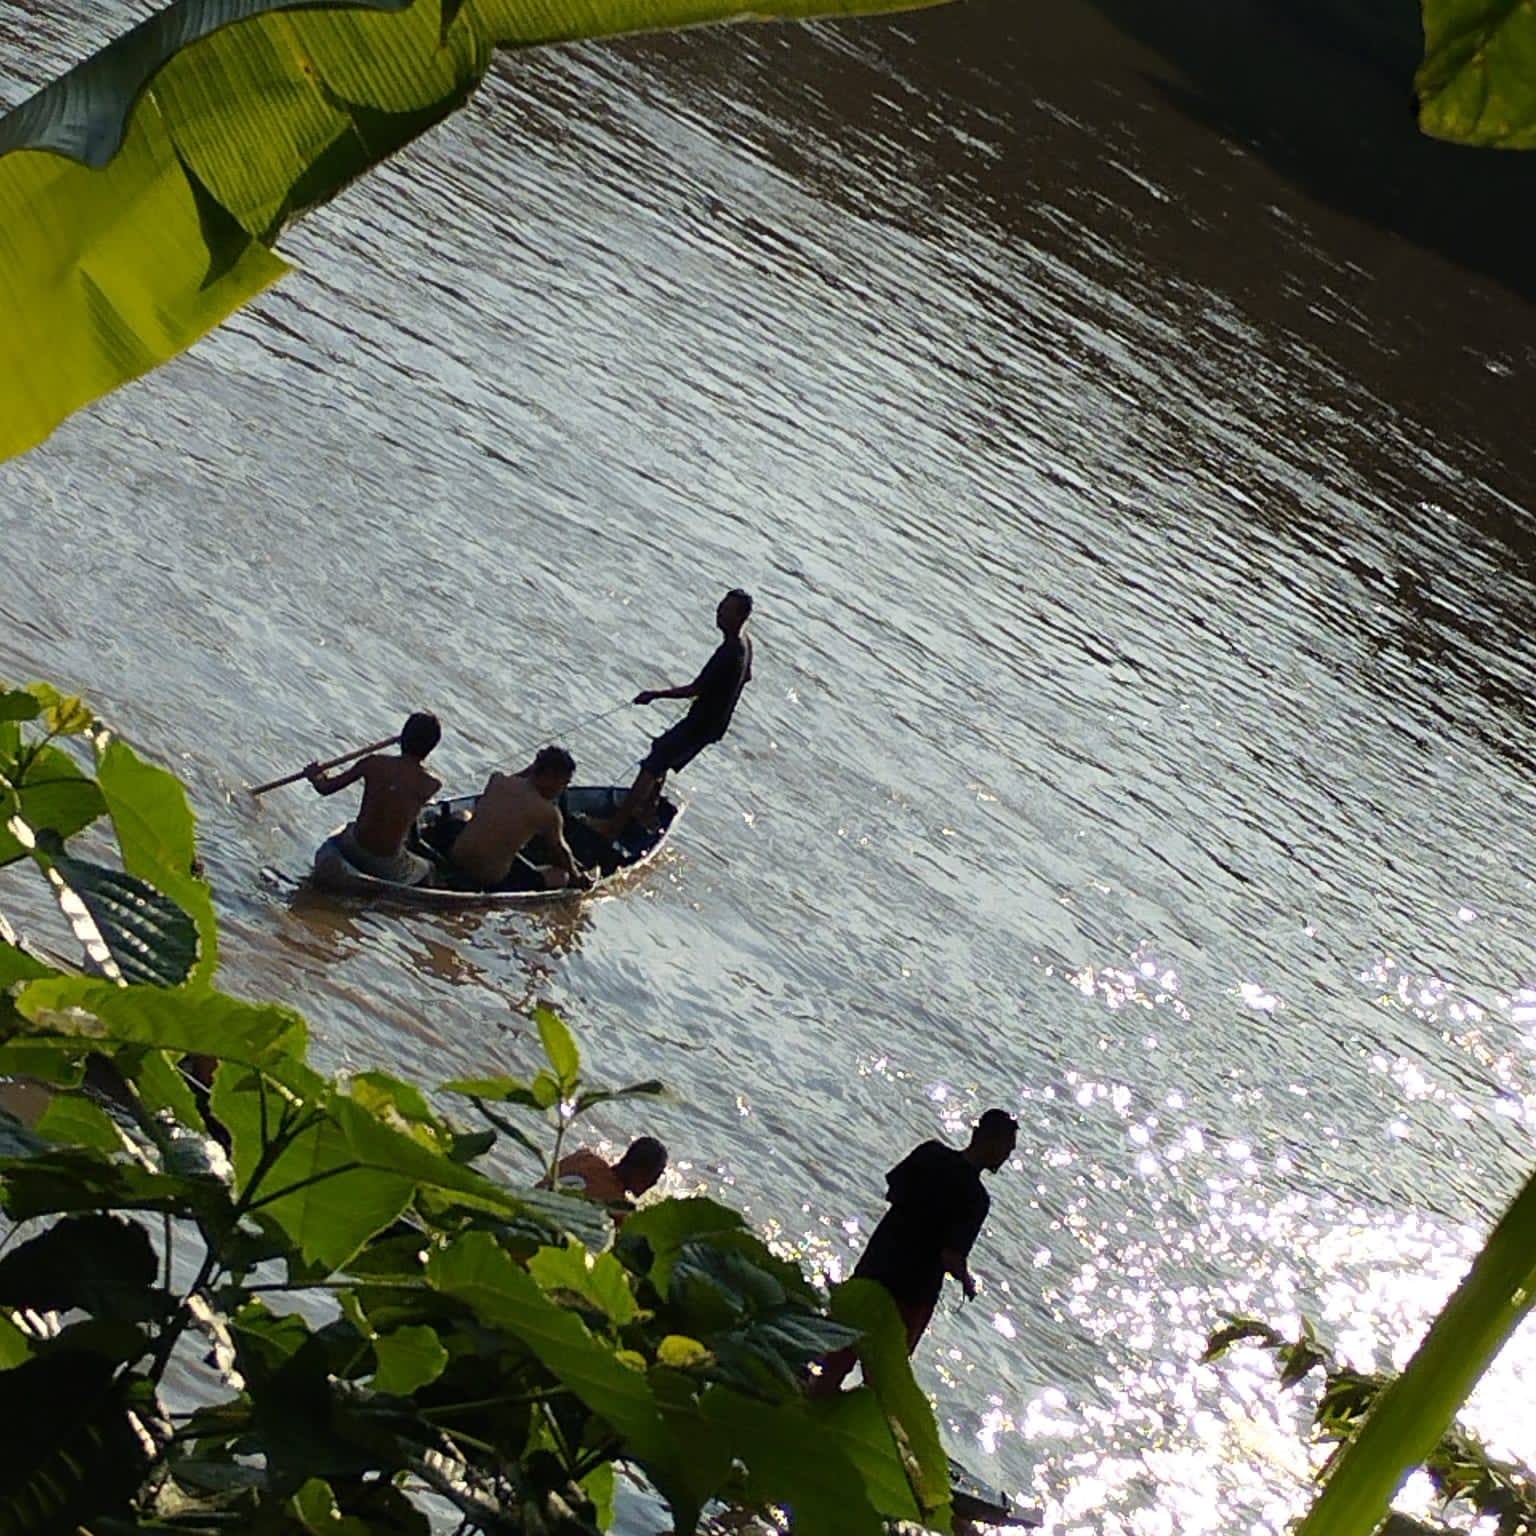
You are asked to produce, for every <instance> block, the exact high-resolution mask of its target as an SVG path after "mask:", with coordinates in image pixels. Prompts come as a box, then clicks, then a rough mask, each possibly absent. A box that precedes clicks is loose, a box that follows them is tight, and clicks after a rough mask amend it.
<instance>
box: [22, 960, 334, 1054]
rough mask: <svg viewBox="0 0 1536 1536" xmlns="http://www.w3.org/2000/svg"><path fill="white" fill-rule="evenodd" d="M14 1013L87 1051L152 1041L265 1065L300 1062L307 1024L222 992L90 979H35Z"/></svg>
mask: <svg viewBox="0 0 1536 1536" xmlns="http://www.w3.org/2000/svg"><path fill="white" fill-rule="evenodd" d="M16 1007H17V1011H18V1012H19V1013H20V1014H21V1015H22V1017H23V1018H24V1019H26V1020H27V1021H29V1022H30V1023H31V1025H32V1027H33V1029H34V1030H35V1031H36V1033H37V1034H39V1035H46V1036H53V1037H63V1038H69V1039H76V1040H78V1041H79V1042H80V1043H81V1046H82V1048H89V1049H95V1050H100V1049H102V1047H103V1045H105V1044H109V1043H110V1044H117V1045H148V1046H154V1047H155V1048H156V1049H158V1050H165V1051H173V1052H176V1053H180V1054H187V1053H190V1054H194V1055H205V1056H214V1057H220V1058H227V1059H230V1060H234V1061H242V1062H246V1063H248V1064H249V1065H252V1066H263V1067H266V1068H267V1069H268V1070H269V1071H270V1070H275V1069H276V1068H277V1067H278V1066H279V1065H280V1064H286V1063H293V1064H294V1065H295V1066H297V1065H298V1058H300V1057H301V1056H302V1055H303V1051H304V1041H305V1025H304V1020H303V1018H302V1017H301V1016H300V1015H299V1014H297V1013H295V1012H293V1010H292V1009H289V1008H283V1007H281V1006H279V1005H278V1004H275V1003H261V1004H258V1003H246V1002H241V1001H240V1000H239V999H238V998H233V997H226V996H224V995H222V994H220V993H207V994H201V993H192V992H187V991H186V990H184V989H177V990H175V991H168V990H166V989H165V988H163V987H154V986H130V987H119V986H114V985H113V984H112V983H111V982H107V981H99V980H97V979H96V978H94V977H89V976H60V977H49V978H47V979H45V980H42V981H34V982H32V983H31V984H30V985H29V986H27V987H26V988H24V989H23V990H22V992H21V993H20V994H19V995H18V996H17V999H16Z"/></svg>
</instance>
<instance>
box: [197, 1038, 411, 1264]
mask: <svg viewBox="0 0 1536 1536" xmlns="http://www.w3.org/2000/svg"><path fill="white" fill-rule="evenodd" d="M282 1107H283V1099H282V1098H281V1096H280V1095H279V1094H278V1093H277V1092H276V1090H275V1089H274V1088H273V1086H272V1085H271V1084H270V1083H268V1082H266V1081H265V1080H264V1079H263V1078H262V1076H261V1074H260V1073H259V1072H253V1071H251V1070H250V1069H249V1068H247V1067H245V1066H243V1065H241V1064H238V1063H235V1062H225V1063H224V1064H222V1065H221V1066H220V1067H219V1069H218V1071H217V1072H216V1073H215V1075H214V1082H213V1097H212V1110H213V1113H214V1114H215V1115H216V1116H217V1117H218V1120H219V1122H220V1124H222V1125H223V1126H224V1127H225V1129H226V1130H227V1131H228V1132H229V1134H230V1137H231V1139H232V1141H233V1152H234V1161H235V1180H236V1184H235V1187H236V1190H237V1192H238V1193H239V1194H240V1195H241V1196H242V1197H243V1198H245V1199H247V1200H248V1201H250V1200H252V1199H254V1200H256V1201H260V1202H261V1204H260V1206H259V1209H261V1210H262V1211H264V1212H265V1213H266V1214H267V1215H268V1216H270V1217H271V1218H272V1219H273V1220H274V1221H276V1222H277V1223H278V1224H279V1225H280V1226H281V1227H282V1228H283V1230H284V1231H285V1232H287V1233H288V1235H289V1236H290V1237H291V1238H292V1239H293V1241H294V1242H295V1243H296V1244H297V1245H298V1247H299V1250H300V1252H302V1254H303V1255H304V1257H305V1259H306V1260H308V1261H309V1262H310V1263H313V1264H321V1265H324V1266H325V1267H326V1268H327V1269H336V1268H338V1267H339V1266H340V1265H342V1264H344V1263H346V1261H347V1260H348V1259H350V1258H351V1257H352V1255H353V1254H354V1253H356V1252H357V1250H358V1249H359V1248H361V1247H362V1245H363V1244H364V1243H365V1242H367V1241H368V1239H369V1238H370V1237H372V1236H373V1235H374V1234H375V1233H376V1232H382V1231H383V1230H384V1228H385V1227H387V1226H389V1224H390V1223H391V1222H393V1221H395V1220H396V1219H397V1218H398V1217H399V1216H400V1214H401V1213H402V1212H403V1211H404V1210H405V1208H406V1206H407V1205H409V1204H410V1200H411V1195H412V1193H413V1191H414V1190H415V1187H416V1185H415V1181H414V1180H413V1179H412V1178H410V1177H409V1176H408V1175H406V1174H404V1173H399V1172H394V1171H391V1170H388V1169H379V1168H371V1167H366V1166H363V1165H361V1164H360V1161H359V1159H358V1158H357V1156H356V1155H355V1153H354V1152H353V1149H352V1147H351V1145H350V1143H349V1142H348V1139H347V1136H346V1133H345V1131H344V1130H343V1129H342V1127H341V1126H340V1125H339V1124H338V1123H337V1121H336V1118H335V1116H334V1115H333V1114H331V1113H330V1112H329V1110H328V1108H326V1107H325V1106H323V1105H321V1106H310V1105H304V1106H300V1107H298V1108H297V1109H296V1110H295V1111H294V1112H295V1113H297V1114H301V1115H304V1116H305V1117H306V1118H309V1119H310V1120H311V1121H312V1123H310V1124H309V1126H308V1128H307V1129H305V1130H304V1131H303V1132H302V1133H301V1134H299V1135H297V1136H295V1137H293V1139H292V1140H291V1141H290V1142H289V1144H288V1146H287V1147H286V1148H285V1149H284V1150H283V1151H282V1152H281V1153H280V1154H279V1155H278V1156H276V1157H273V1158H269V1142H270V1141H271V1140H272V1139H273V1138H275V1137H276V1135H277V1133H278V1129H279V1113H280V1111H281V1109H282ZM258 1174H260V1178H261V1182H260V1183H259V1184H258V1185H256V1186H255V1187H254V1189H253V1187H252V1180H253V1179H255V1178H256V1177H257V1176H258Z"/></svg>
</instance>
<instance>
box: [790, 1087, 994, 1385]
mask: <svg viewBox="0 0 1536 1536" xmlns="http://www.w3.org/2000/svg"><path fill="white" fill-rule="evenodd" d="M1018 1135H1019V1123H1018V1121H1017V1120H1015V1119H1014V1118H1013V1116H1012V1115H1010V1114H1009V1113H1008V1112H1007V1111H1006V1110H1001V1109H989V1110H988V1111H987V1112H986V1113H985V1114H984V1115H983V1116H982V1117H981V1119H980V1120H979V1121H978V1122H977V1124H976V1128H975V1129H974V1130H973V1131H972V1132H971V1139H970V1142H969V1143H968V1144H967V1145H966V1147H965V1148H964V1150H963V1151H956V1149H955V1148H954V1147H950V1146H946V1145H945V1144H944V1143H943V1142H942V1141H925V1142H924V1143H923V1144H922V1146H920V1147H918V1148H917V1149H916V1151H914V1152H910V1153H908V1154H907V1156H906V1157H904V1158H903V1159H902V1160H901V1161H900V1162H899V1163H897V1165H896V1166H895V1167H894V1168H892V1169H891V1171H890V1172H889V1173H888V1174H886V1176H885V1198H886V1199H887V1200H888V1201H889V1202H890V1207H891V1208H890V1210H888V1211H887V1212H886V1213H885V1215H884V1216H883V1217H882V1218H881V1220H880V1225H879V1226H877V1227H876V1228H875V1230H874V1232H873V1233H872V1234H871V1236H870V1239H869V1245H868V1246H867V1247H866V1248H865V1250H864V1252H863V1253H862V1254H861V1255H860V1256H859V1262H858V1264H857V1265H856V1266H855V1267H854V1271H853V1273H854V1277H855V1279H861V1280H875V1281H878V1282H879V1283H880V1284H881V1285H883V1286H884V1287H885V1288H886V1290H887V1291H889V1292H890V1293H891V1299H892V1300H893V1301H894V1302H895V1303H896V1310H897V1311H898V1312H900V1314H901V1320H902V1322H903V1323H905V1324H906V1328H907V1353H908V1354H909V1355H910V1354H911V1353H912V1351H913V1350H914V1349H916V1348H917V1341H918V1340H919V1339H920V1338H922V1336H923V1330H924V1329H926V1328H927V1326H928V1323H929V1320H930V1319H931V1318H932V1317H933V1309H934V1307H935V1306H937V1305H938V1300H939V1293H940V1291H942V1290H943V1287H944V1276H945V1275H952V1276H953V1277H954V1278H955V1279H956V1280H958V1281H959V1282H960V1288H961V1289H962V1290H963V1291H964V1292H965V1299H966V1300H967V1301H969V1300H971V1298H972V1297H974V1296H975V1294H976V1280H975V1277H974V1276H973V1275H972V1274H971V1269H970V1263H969V1260H970V1253H971V1249H972V1247H973V1246H974V1245H975V1242H976V1238H977V1235H978V1234H979V1233H980V1231H981V1226H982V1223H983V1222H984V1221H985V1220H986V1219H987V1212H988V1210H989V1209H990V1208H991V1205H992V1201H991V1197H990V1196H989V1195H988V1194H987V1192H986V1190H985V1189H983V1188H982V1183H981V1175H982V1172H983V1170H985V1171H986V1172H988V1173H996V1172H997V1170H998V1169H999V1168H1001V1167H1002V1166H1003V1164H1004V1163H1006V1162H1007V1161H1008V1159H1009V1158H1010V1157H1012V1156H1013V1149H1014V1146H1015V1144H1016V1143H1017V1141H1018ZM857 1359H858V1352H857V1350H856V1349H854V1348H851V1347H850V1348H848V1349H840V1350H837V1351H835V1352H834V1353H833V1354H830V1355H828V1356H827V1357H826V1359H824V1360H823V1361H821V1363H820V1364H821V1369H820V1373H819V1374H818V1375H816V1376H814V1377H812V1378H811V1382H810V1391H811V1392H812V1393H813V1394H814V1395H816V1396H830V1395H831V1394H832V1393H834V1392H836V1391H837V1390H838V1389H839V1388H840V1387H841V1386H842V1384H843V1380H844V1378H845V1377H846V1376H847V1375H848V1373H849V1372H850V1371H851V1370H852V1369H853V1367H854V1363H855V1361H856V1360H857Z"/></svg>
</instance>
